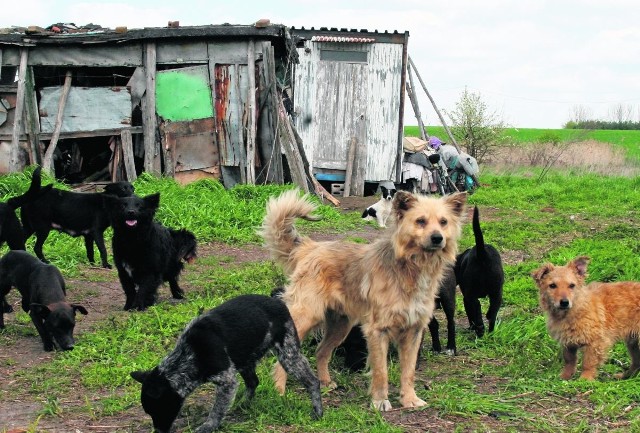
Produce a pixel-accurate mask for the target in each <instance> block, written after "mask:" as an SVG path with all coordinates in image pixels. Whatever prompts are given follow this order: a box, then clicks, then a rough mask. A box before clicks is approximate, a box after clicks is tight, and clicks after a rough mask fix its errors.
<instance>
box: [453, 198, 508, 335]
mask: <svg viewBox="0 0 640 433" xmlns="http://www.w3.org/2000/svg"><path fill="white" fill-rule="evenodd" d="M473 235H474V236H475V240H476V245H475V246H474V247H472V248H469V249H468V250H466V251H464V252H463V253H461V254H458V258H457V259H456V265H455V267H454V271H455V273H456V280H457V281H458V285H459V286H460V291H461V292H462V296H463V297H464V309H465V312H466V313H467V318H468V319H469V327H470V329H472V330H473V331H475V333H476V335H477V336H478V337H482V336H483V335H484V322H483V320H482V310H481V308H480V301H479V300H478V299H480V298H485V297H487V296H488V297H489V309H488V310H487V320H488V321H489V332H492V331H493V328H494V327H495V325H496V317H497V316H498V310H499V309H500V307H501V305H502V286H503V285H504V269H503V268H502V259H501V258H500V253H499V252H498V250H496V249H495V248H494V247H493V246H491V245H489V244H485V243H484V236H483V235H482V230H480V216H479V211H478V206H476V207H475V208H474V210H473Z"/></svg>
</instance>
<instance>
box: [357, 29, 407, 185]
mask: <svg viewBox="0 0 640 433" xmlns="http://www.w3.org/2000/svg"><path fill="white" fill-rule="evenodd" d="M408 45H409V32H405V33H404V41H403V42H402V69H401V71H402V77H401V79H400V112H399V113H398V118H399V122H398V142H397V144H396V162H395V167H396V179H395V181H396V182H400V181H401V180H402V158H403V157H404V147H403V146H402V142H403V140H404V102H405V99H404V95H405V87H406V85H407V69H408V67H407V59H408V58H409V51H408ZM363 194H364V191H363Z"/></svg>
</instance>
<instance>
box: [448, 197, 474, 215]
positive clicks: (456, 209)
mask: <svg viewBox="0 0 640 433" xmlns="http://www.w3.org/2000/svg"><path fill="white" fill-rule="evenodd" d="M467 198H468V194H467V193H466V192H457V193H455V194H451V195H446V196H445V197H444V201H445V203H447V205H448V206H449V207H450V208H451V210H452V211H453V213H454V214H455V215H457V216H458V217H460V216H462V215H463V214H464V208H465V205H466V204H467Z"/></svg>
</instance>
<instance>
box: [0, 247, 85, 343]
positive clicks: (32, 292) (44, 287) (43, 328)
mask: <svg viewBox="0 0 640 433" xmlns="http://www.w3.org/2000/svg"><path fill="white" fill-rule="evenodd" d="M12 287H16V288H17V289H18V291H20V294H21V295H22V309H23V310H24V311H25V312H29V315H30V316H31V320H32V321H33V324H34V325H35V326H36V329H37V330H38V334H40V338H42V343H43V344H44V350H46V351H47V352H50V351H52V350H53V343H54V340H55V342H56V343H57V344H58V346H59V347H60V348H61V349H62V350H72V349H73V344H74V340H73V328H74V327H75V324H76V319H75V314H76V312H80V313H82V314H85V315H86V314H87V310H86V309H85V308H84V307H83V306H81V305H76V304H69V303H68V302H67V301H66V300H65V295H66V291H65V284H64V279H63V278H62V275H61V274H60V271H59V270H58V268H56V267H55V266H53V265H47V264H44V263H42V262H41V261H40V260H38V259H37V258H36V257H34V256H32V255H31V254H29V253H27V252H26V251H9V252H8V253H7V254H5V255H4V256H3V257H2V259H0V296H1V299H2V303H3V304H6V301H5V299H4V297H5V296H6V294H7V293H9V291H10V290H11V288H12ZM0 328H4V315H3V313H2V311H0Z"/></svg>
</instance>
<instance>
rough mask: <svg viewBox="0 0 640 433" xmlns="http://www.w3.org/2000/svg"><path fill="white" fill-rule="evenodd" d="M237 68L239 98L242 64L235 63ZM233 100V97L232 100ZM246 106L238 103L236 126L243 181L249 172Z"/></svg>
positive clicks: (236, 81) (236, 83) (236, 80)
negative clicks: (245, 143) (246, 144)
mask: <svg viewBox="0 0 640 433" xmlns="http://www.w3.org/2000/svg"><path fill="white" fill-rule="evenodd" d="M235 70H236V75H235V77H234V78H235V88H236V94H237V95H238V98H241V96H240V95H242V91H241V89H240V65H238V64H236V65H235ZM231 101H233V99H232V100H231ZM243 108H244V104H240V103H236V109H235V114H236V126H237V128H238V129H237V140H238V141H237V143H238V146H237V150H238V153H239V155H240V164H239V165H240V181H241V182H242V183H247V172H246V170H245V169H244V167H245V165H246V164H247V153H246V148H245V145H244V130H245V124H246V116H245V110H244V109H243Z"/></svg>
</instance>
